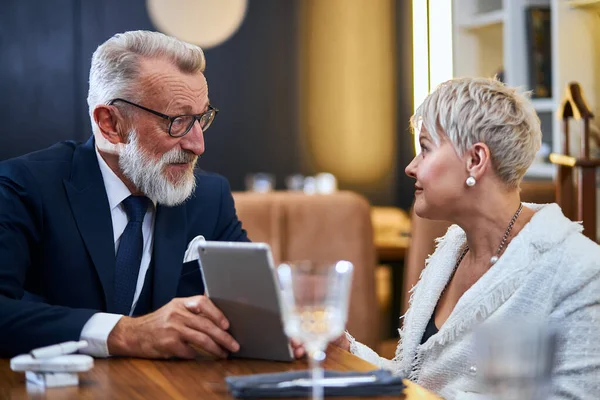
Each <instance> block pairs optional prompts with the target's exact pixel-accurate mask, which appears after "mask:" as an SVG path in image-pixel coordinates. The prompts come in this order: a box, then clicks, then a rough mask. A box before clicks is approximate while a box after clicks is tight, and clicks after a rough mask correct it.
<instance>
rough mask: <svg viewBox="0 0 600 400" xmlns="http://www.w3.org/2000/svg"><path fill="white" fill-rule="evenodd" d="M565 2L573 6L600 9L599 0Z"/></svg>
mask: <svg viewBox="0 0 600 400" xmlns="http://www.w3.org/2000/svg"><path fill="white" fill-rule="evenodd" d="M567 4H569V5H570V6H571V7H575V8H587V9H596V10H600V0H569V1H567Z"/></svg>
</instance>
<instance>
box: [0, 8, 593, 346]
mask: <svg viewBox="0 0 600 400" xmlns="http://www.w3.org/2000/svg"><path fill="white" fill-rule="evenodd" d="M599 10H600V0H412V1H411V0H101V1H99V0H98V1H88V0H1V3H0V94H1V95H0V120H1V121H2V131H1V133H0V160H5V159H8V158H11V157H16V156H19V155H22V154H25V153H28V152H31V151H35V150H39V149H42V148H45V147H48V146H50V145H52V144H54V143H56V142H57V141H60V140H67V139H73V140H77V141H86V140H87V139H88V138H89V137H90V135H91V128H90V121H89V117H88V108H87V103H86V97H87V91H88V83H87V81H88V74H89V68H90V60H91V56H92V53H93V52H94V50H95V49H96V48H97V46H98V45H100V44H101V43H103V42H104V41H105V40H107V39H108V38H110V37H111V36H113V35H114V34H115V33H118V32H123V31H128V30H137V29H145V30H159V31H163V32H165V33H167V34H171V35H173V36H177V37H179V38H181V39H184V40H188V41H191V42H194V43H196V44H199V45H200V46H201V47H203V48H204V49H205V53H206V59H207V69H206V77H207V80H208V85H209V94H210V100H211V103H212V104H213V105H214V106H215V107H217V108H219V110H220V112H219V115H218V117H217V119H216V121H215V123H214V124H213V125H212V127H211V129H210V131H209V132H207V134H206V136H205V142H206V153H205V154H204V155H203V156H202V159H201V160H199V166H200V167H201V168H203V169H205V170H208V171H212V172H216V173H219V174H222V175H224V176H225V177H226V178H227V179H228V180H229V181H230V183H231V187H232V189H233V191H234V197H235V200H236V207H237V209H238V213H239V215H240V218H241V219H242V221H244V226H245V227H246V229H247V230H248V232H249V234H250V237H252V239H253V240H255V241H264V242H267V243H269V244H270V245H271V248H272V251H273V254H274V258H275V261H276V262H278V261H281V260H285V259H292V258H297V259H298V258H308V259H313V260H317V259H325V258H329V259H341V258H345V259H349V260H350V261H352V262H353V263H354V264H355V267H356V268H355V274H356V275H355V280H354V283H353V289H352V290H353V292H352V302H353V304H352V305H351V311H350V317H349V329H350V331H351V332H353V334H354V335H355V336H356V337H357V338H358V339H360V340H361V341H363V342H364V343H367V344H370V345H373V346H376V345H377V344H378V343H379V340H380V339H381V338H392V340H391V341H390V345H389V346H388V347H387V353H386V350H385V349H384V354H387V355H393V348H394V347H395V342H396V337H397V330H396V329H397V327H398V316H399V315H400V313H401V312H402V310H403V309H405V308H406V305H407V298H408V296H407V291H408V289H410V288H411V287H412V285H413V284H414V283H415V282H416V281H417V279H418V276H419V274H420V271H421V269H422V268H423V265H424V260H425V257H426V256H427V255H428V254H430V253H431V252H432V251H433V238H435V237H437V236H441V235H442V234H443V233H444V232H445V229H446V228H447V224H446V223H444V222H431V221H423V220H420V219H419V218H417V217H416V216H414V215H412V214H411V211H410V207H411V204H412V200H413V184H414V182H413V181H412V179H410V178H408V177H406V176H405V174H404V168H405V166H406V165H407V164H408V163H409V162H410V160H411V159H412V158H413V157H414V155H415V154H416V152H417V151H418V149H417V148H415V147H416V144H415V143H414V137H413V135H412V134H411V132H410V130H409V118H410V116H411V115H412V113H413V111H414V107H415V105H419V104H420V103H421V102H422V100H423V99H424V98H425V96H426V95H427V93H429V91H430V90H431V89H432V88H434V87H435V86H436V85H437V84H439V83H440V82H443V81H445V80H447V79H450V78H452V77H453V76H486V77H491V76H494V75H497V76H498V78H499V79H501V80H503V81H504V82H506V83H507V84H509V85H511V86H520V87H522V88H523V89H525V90H530V91H531V93H532V102H533V105H534V107H535V108H536V110H537V112H538V115H539V116H540V119H541V122H542V131H543V143H544V145H543V146H542V149H541V150H540V153H539V154H538V157H537V158H536V160H535V162H534V164H533V165H532V167H531V168H530V170H529V171H528V172H527V175H526V179H525V182H524V183H523V185H522V189H523V191H522V195H523V199H524V200H526V201H533V202H542V203H544V202H552V201H555V200H556V197H555V193H556V189H557V188H558V187H559V186H560V187H561V188H563V189H564V188H569V189H571V188H573V187H575V186H577V185H576V184H575V183H574V182H573V181H574V178H573V177H574V176H575V175H576V174H577V172H578V171H574V174H573V175H572V176H571V175H570V178H569V179H570V181H569V180H568V179H567V180H563V181H561V182H560V185H557V181H556V175H557V167H556V166H555V165H553V164H552V163H550V157H549V156H550V153H551V152H555V153H560V152H561V151H563V147H562V144H563V142H564V140H563V139H564V136H563V126H564V125H563V124H564V123H565V122H564V121H562V120H561V118H560V117H561V116H562V114H561V111H562V110H563V105H565V104H567V103H569V101H570V100H572V99H570V98H569V95H568V92H565V88H566V87H567V86H568V84H569V83H570V82H574V81H576V82H577V83H579V84H580V86H581V88H582V89H583V91H584V93H585V98H586V99H587V102H588V106H589V109H590V110H591V111H592V112H594V113H595V114H598V112H600V11H599ZM575 116H576V117H577V115H575ZM588 122H590V129H591V133H590V135H591V136H590V143H589V145H590V146H591V152H590V154H591V157H598V156H599V155H600V154H599V150H598V149H600V134H598V133H597V132H598V130H597V129H595V128H594V126H595V125H594V123H593V121H588ZM567 123H568V124H569V126H571V131H572V136H571V154H570V155H572V156H575V157H577V156H580V155H581V154H580V153H581V146H582V145H581V143H582V141H581V139H580V138H581V132H582V129H581V126H582V125H581V120H578V119H577V118H571V120H570V121H568V122H567ZM588 164H589V163H588ZM323 173H327V174H323ZM315 175H316V177H315V178H312V176H315ZM561 176H566V175H564V174H563V175H561ZM307 177H308V178H307ZM588 186H589V185H588ZM598 187H600V185H598ZM598 187H593V182H592V184H591V187H588V188H587V189H586V190H588V193H592V192H597V191H598ZM247 189H249V190H248V191H247ZM285 189H292V191H291V192H290V191H289V190H285ZM257 192H261V193H257ZM264 192H270V194H269V195H266V196H265V195H264V194H265V193H264ZM319 193H327V194H329V195H328V196H307V194H309V195H310V194H319ZM580 196H582V195H581V194H580ZM586 196H588V197H589V195H586ZM586 196H584V197H586ZM596 200H599V201H600V192H599V193H598V196H597V197H596ZM559 202H560V199H559ZM561 205H562V206H563V209H565V205H564V204H561ZM572 215H573V217H574V218H575V217H576V215H575V211H574V210H573V214H572ZM597 219H598V217H597V215H596V212H595V211H594V214H592V215H587V216H585V217H584V218H579V220H584V224H585V223H586V220H587V221H588V223H589V221H592V220H597ZM596 226H597V227H598V228H599V229H598V237H600V221H599V222H598V224H597V225H596ZM377 306H378V307H379V309H380V310H381V316H382V318H379V315H377V313H373V311H372V310H373V307H377ZM374 325H377V326H380V327H381V328H380V329H375V330H374V329H373V326H374ZM373 332H375V333H373ZM380 333H381V334H380Z"/></svg>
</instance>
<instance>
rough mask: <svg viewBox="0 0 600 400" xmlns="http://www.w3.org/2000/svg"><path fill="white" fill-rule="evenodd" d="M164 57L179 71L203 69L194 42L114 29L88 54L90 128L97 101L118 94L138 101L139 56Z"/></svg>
mask: <svg viewBox="0 0 600 400" xmlns="http://www.w3.org/2000/svg"><path fill="white" fill-rule="evenodd" d="M144 58H147V59H157V58H158V59H164V60H167V61H170V62H171V63H173V65H175V66H176V67H177V68H178V69H179V70H180V71H181V72H184V73H188V74H195V73H199V72H204V68H205V67H206V59H205V58H204V52H203V51H202V49H201V48H200V47H198V46H196V45H193V44H189V43H186V42H184V41H182V40H179V39H176V38H174V37H171V36H167V35H165V34H163V33H160V32H152V31H130V32H124V33H118V34H116V35H114V36H113V37H111V38H110V39H108V40H107V41H106V42H104V43H102V44H101V45H100V46H99V47H98V48H97V49H96V51H95V52H94V54H93V55H92V65H91V68H90V88H89V91H88V99H87V100H88V107H89V113H90V118H91V120H92V128H93V127H94V125H95V124H94V118H93V115H92V113H93V111H94V108H95V107H96V106H97V105H99V104H105V103H107V102H108V101H110V100H112V99H115V98H118V97H121V98H125V99H127V100H130V101H139V98H138V97H139V89H140V88H139V86H138V85H137V79H138V78H139V72H140V60H142V59H144Z"/></svg>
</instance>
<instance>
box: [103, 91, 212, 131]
mask: <svg viewBox="0 0 600 400" xmlns="http://www.w3.org/2000/svg"><path fill="white" fill-rule="evenodd" d="M117 101H120V102H123V103H127V104H129V105H132V106H134V107H137V108H139V109H141V110H144V111H146V112H149V113H151V114H154V115H156V116H158V117H161V118H162V119H165V120H167V121H169V129H168V131H167V132H168V133H169V136H171V137H174V138H180V137H183V136H185V135H187V133H188V132H189V131H190V130H191V129H192V127H193V126H194V124H195V123H196V121H198V122H199V123H200V124H201V125H202V123H201V122H200V121H201V120H202V118H203V117H204V116H205V115H207V114H210V113H214V115H213V116H212V119H210V120H209V121H208V125H207V126H206V128H202V132H206V131H207V130H208V128H210V126H211V125H212V123H213V121H214V120H215V117H216V116H217V113H218V112H219V110H218V109H217V108H215V107H213V106H211V105H210V104H209V105H208V110H206V111H205V112H203V113H202V114H183V115H175V116H170V115H167V114H163V113H161V112H158V111H155V110H152V109H150V108H148V107H144V106H141V105H139V104H135V103H133V102H131V101H129V100H125V99H121V98H116V99H112V100H110V101H109V102H108V103H107V105H109V106H112V105H113V104H114V103H115V102H117ZM181 117H194V122H192V123H191V124H190V126H188V127H187V129H186V130H185V131H183V133H181V134H178V135H173V134H172V133H171V127H172V126H173V122H174V121H175V120H176V119H177V118H181Z"/></svg>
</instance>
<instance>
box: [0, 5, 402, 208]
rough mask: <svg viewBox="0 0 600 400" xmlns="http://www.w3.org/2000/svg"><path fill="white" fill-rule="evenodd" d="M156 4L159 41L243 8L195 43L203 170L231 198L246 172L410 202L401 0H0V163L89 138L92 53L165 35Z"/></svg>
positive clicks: (280, 182)
mask: <svg viewBox="0 0 600 400" xmlns="http://www.w3.org/2000/svg"><path fill="white" fill-rule="evenodd" d="M153 3H154V4H153ZM193 3H197V4H193ZM211 3H212V4H211ZM219 3H221V4H219ZM152 7H154V9H155V11H156V15H157V16H160V15H165V14H164V13H165V12H171V13H172V15H167V16H166V17H165V18H164V21H162V23H163V27H165V28H167V29H163V30H166V31H167V32H168V26H169V24H171V26H174V29H175V31H174V32H169V33H177V32H178V31H177V30H176V29H178V26H177V25H178V23H179V24H181V23H182V21H184V22H187V23H189V24H191V26H192V28H193V27H194V22H195V26H198V25H200V26H202V25H203V24H206V20H205V19H202V17H201V16H195V15H194V13H193V12H191V11H194V10H196V9H197V8H199V9H200V10H203V9H204V11H205V13H209V11H208V8H209V7H213V8H215V7H216V8H218V7H221V8H222V9H223V10H224V11H223V13H224V14H219V12H220V11H219V10H216V11H213V13H212V14H211V18H213V19H214V18H217V20H218V18H222V19H224V20H225V23H230V24H231V23H232V22H231V21H230V18H229V19H228V16H231V15H232V13H233V14H235V13H239V11H235V8H236V7H243V13H242V15H241V16H242V19H241V21H240V25H239V27H238V28H237V29H236V30H234V32H232V35H231V36H230V37H228V38H225V39H226V40H225V41H223V42H221V43H216V44H215V43H211V46H212V47H208V46H205V49H206V50H205V51H206V58H207V70H206V77H207V79H208V84H209V92H210V99H211V103H212V104H214V105H215V106H216V107H217V108H219V109H220V112H219V115H218V119H217V121H216V123H215V124H214V125H213V127H212V128H211V130H210V131H209V132H207V135H206V138H205V140H206V149H207V150H206V153H205V155H204V156H203V157H202V159H201V160H200V162H199V165H200V166H201V168H203V169H206V170H209V171H213V172H217V173H220V174H222V175H224V176H226V177H227V178H228V179H229V181H230V183H231V186H232V188H233V190H243V189H244V188H245V183H244V181H245V178H246V176H247V174H249V173H254V172H266V173H270V174H272V175H273V176H274V177H275V185H276V188H278V189H282V188H284V187H285V178H286V177H287V176H289V175H293V174H303V175H312V174H315V173H317V172H330V173H332V174H334V175H335V176H336V177H337V179H338V180H339V186H340V188H342V189H351V190H356V191H359V192H361V193H363V194H364V195H366V196H367V197H368V198H369V200H370V201H371V202H372V203H374V204H389V205H391V204H394V205H398V206H401V207H404V208H406V207H409V206H410V202H411V198H412V189H411V188H412V184H411V183H410V181H409V180H408V178H405V177H404V171H403V170H404V166H405V165H406V164H408V162H409V161H410V159H411V158H412V156H413V149H412V145H411V143H412V138H411V135H410V134H409V133H408V130H407V128H408V118H409V117H410V115H411V113H412V62H411V61H410V60H411V56H412V41H411V12H410V2H409V1H394V0H375V1H368V0H367V1H365V0H349V1H344V0H342V1H340V0H331V1H324V2H323V1H313V0H249V1H247V2H246V1H226V0H224V1H212V2H211V1H198V2H194V1H167V0H158V1H154V2H152V1H146V0H127V1H121V0H102V1H85V0H27V1H21V0H3V1H2V7H1V8H0V60H2V61H1V62H0V92H1V93H2V94H3V95H2V96H0V118H1V119H2V121H4V126H3V129H2V135H0V160H1V159H7V158H11V157H15V156H18V155H21V154H24V153H27V152H30V151H33V150H38V149H42V148H45V147H47V146H49V145H51V144H53V143H55V142H57V141H59V140H65V139H74V140H78V141H85V140H87V138H88V137H89V136H90V135H91V129H90V122H89V117H88V109H87V103H86V96H87V90H88V84H87V81H88V74H89V68H90V60H91V56H92V53H93V51H94V50H95V49H96V47H97V46H98V45H100V44H101V43H102V42H104V41H105V40H106V39H108V38H109V37H111V36H112V35H114V34H115V33H118V32H123V31H127V30H136V29H147V30H161V29H160V28H159V27H158V26H157V24H160V23H161V21H160V18H154V19H153V18H152V15H151V12H152V10H153V8H152ZM161 7H162V9H161ZM186 7H192V10H190V9H186ZM190 14H191V17H192V18H188V19H186V18H185V17H186V16H190ZM218 26H219V24H217V23H216V24H215V27H217V28H218ZM202 33H203V32H201V34H202ZM204 34H205V35H206V34H209V33H204ZM211 38H212V37H211ZM221 39H222V38H221ZM200 42H202V40H201V39H200ZM207 47H208V48H207ZM398 60H402V61H403V62H398Z"/></svg>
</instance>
